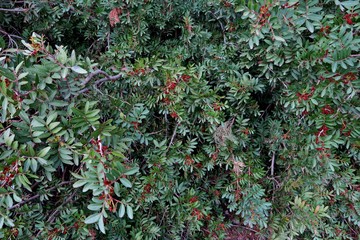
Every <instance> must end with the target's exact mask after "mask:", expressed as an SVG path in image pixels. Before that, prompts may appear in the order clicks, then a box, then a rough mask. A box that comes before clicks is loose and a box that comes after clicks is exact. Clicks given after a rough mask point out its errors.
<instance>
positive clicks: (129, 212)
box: [126, 205, 134, 219]
mask: <svg viewBox="0 0 360 240" xmlns="http://www.w3.org/2000/svg"><path fill="white" fill-rule="evenodd" d="M126 214H127V216H128V217H129V218H130V219H133V218H134V212H133V209H132V207H130V206H129V205H126Z"/></svg>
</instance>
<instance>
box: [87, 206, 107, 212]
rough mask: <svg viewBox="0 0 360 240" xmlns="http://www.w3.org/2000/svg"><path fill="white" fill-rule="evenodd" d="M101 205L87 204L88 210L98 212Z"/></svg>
mask: <svg viewBox="0 0 360 240" xmlns="http://www.w3.org/2000/svg"><path fill="white" fill-rule="evenodd" d="M102 206H103V205H102V204H89V205H88V209H89V210H91V211H98V210H100V209H101V208H102Z"/></svg>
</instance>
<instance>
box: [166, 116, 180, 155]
mask: <svg viewBox="0 0 360 240" xmlns="http://www.w3.org/2000/svg"><path fill="white" fill-rule="evenodd" d="M178 126H179V123H178V124H176V126H175V129H174V132H173V134H172V136H171V140H170V143H169V146H168V148H167V150H166V151H169V149H170V147H171V145H172V144H173V141H174V138H175V136H176V130H177V128H178Z"/></svg>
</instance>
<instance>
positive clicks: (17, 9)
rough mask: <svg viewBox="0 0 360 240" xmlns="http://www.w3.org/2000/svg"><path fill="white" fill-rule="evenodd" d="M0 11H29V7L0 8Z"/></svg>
mask: <svg viewBox="0 0 360 240" xmlns="http://www.w3.org/2000/svg"><path fill="white" fill-rule="evenodd" d="M0 11H4V12H27V11H29V9H28V8H12V9H8V8H0Z"/></svg>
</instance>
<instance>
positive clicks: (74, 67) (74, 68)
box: [71, 66, 87, 74]
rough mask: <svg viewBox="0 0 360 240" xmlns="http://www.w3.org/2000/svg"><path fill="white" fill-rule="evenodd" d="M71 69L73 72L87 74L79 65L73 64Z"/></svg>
mask: <svg viewBox="0 0 360 240" xmlns="http://www.w3.org/2000/svg"><path fill="white" fill-rule="evenodd" d="M71 70H73V71H74V72H76V73H79V74H87V71H86V70H85V69H83V68H82V67H79V66H73V67H71Z"/></svg>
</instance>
